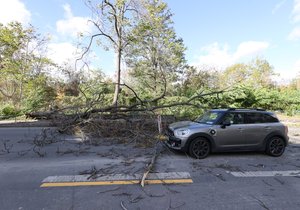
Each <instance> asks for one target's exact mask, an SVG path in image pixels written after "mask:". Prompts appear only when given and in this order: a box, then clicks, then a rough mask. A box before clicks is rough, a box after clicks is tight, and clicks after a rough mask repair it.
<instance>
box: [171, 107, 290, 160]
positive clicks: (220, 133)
mask: <svg viewBox="0 0 300 210" xmlns="http://www.w3.org/2000/svg"><path fill="white" fill-rule="evenodd" d="M287 134H288V128H287V126H285V125H284V124H282V123H281V122H279V120H278V118H277V117H276V115H275V114H274V113H272V112H268V111H265V110H263V109H234V108H229V109H212V110H210V111H208V112H206V113H205V114H204V115H203V116H201V117H199V118H198V119H196V120H195V121H181V122H176V123H173V124H171V125H169V126H168V129H167V136H168V139H167V141H166V144H167V146H169V147H170V148H172V149H175V150H182V151H185V152H188V153H189V154H190V155H191V156H192V157H195V158H205V157H206V156H207V155H208V154H209V153H210V152H227V151H265V152H266V153H267V154H269V155H271V156H274V157H278V156H281V155H282V154H283V153H284V150H285V147H286V146H287V145H288V140H289V137H288V135H287Z"/></svg>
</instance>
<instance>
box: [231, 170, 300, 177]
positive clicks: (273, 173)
mask: <svg viewBox="0 0 300 210" xmlns="http://www.w3.org/2000/svg"><path fill="white" fill-rule="evenodd" d="M230 173H231V174H232V175H233V176H235V177H272V176H296V177H300V170H291V171H245V172H230Z"/></svg>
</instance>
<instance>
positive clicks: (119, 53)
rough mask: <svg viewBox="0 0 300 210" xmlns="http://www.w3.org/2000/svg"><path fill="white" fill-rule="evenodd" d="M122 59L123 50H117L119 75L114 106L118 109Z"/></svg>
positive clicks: (117, 70)
mask: <svg viewBox="0 0 300 210" xmlns="http://www.w3.org/2000/svg"><path fill="white" fill-rule="evenodd" d="M121 58H122V49H121V47H119V48H118V50H117V56H116V62H117V64H116V73H117V81H116V85H115V93H114V99H113V103H112V105H113V106H115V107H118V98H119V93H120V83H121Z"/></svg>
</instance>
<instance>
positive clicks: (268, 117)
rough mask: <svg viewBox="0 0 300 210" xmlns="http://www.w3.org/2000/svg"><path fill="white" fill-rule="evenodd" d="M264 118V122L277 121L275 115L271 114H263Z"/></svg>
mask: <svg viewBox="0 0 300 210" xmlns="http://www.w3.org/2000/svg"><path fill="white" fill-rule="evenodd" d="M264 120H265V122H266V123H275V122H279V120H278V119H277V117H276V116H272V115H271V114H264Z"/></svg>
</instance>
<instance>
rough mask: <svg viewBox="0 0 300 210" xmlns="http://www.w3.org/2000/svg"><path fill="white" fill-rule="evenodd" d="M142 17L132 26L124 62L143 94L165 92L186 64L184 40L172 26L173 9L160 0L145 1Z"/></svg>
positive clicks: (152, 96) (153, 96) (152, 95)
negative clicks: (132, 40) (130, 38)
mask: <svg viewBox="0 0 300 210" xmlns="http://www.w3.org/2000/svg"><path fill="white" fill-rule="evenodd" d="M141 13H142V14H141V20H140V22H139V23H138V25H137V26H136V27H135V28H134V30H133V37H134V42H133V43H132V45H130V46H129V47H128V48H127V53H126V55H127V56H126V64H127V65H128V67H129V69H130V70H129V75H130V76H131V77H132V78H134V80H135V83H136V85H137V90H138V91H139V93H141V95H143V97H145V98H155V97H159V96H164V95H165V93H166V85H167V84H168V88H169V89H170V90H172V89H173V88H171V86H172V85H173V84H174V83H175V82H176V81H178V79H179V78H180V76H181V75H182V73H183V70H184V68H185V65H186V61H185V58H184V51H185V47H184V44H183V40H182V39H180V38H178V37H177V35H176V33H175V30H174V28H173V21H172V13H171V12H170V10H169V9H168V6H167V4H166V3H164V2H163V1H160V0H149V1H144V4H143V10H142V12H141Z"/></svg>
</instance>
